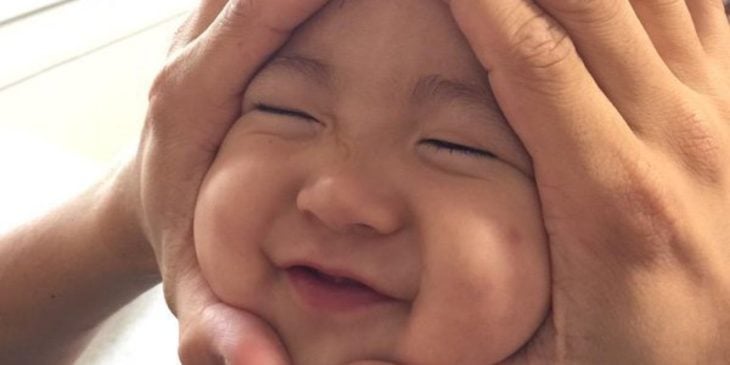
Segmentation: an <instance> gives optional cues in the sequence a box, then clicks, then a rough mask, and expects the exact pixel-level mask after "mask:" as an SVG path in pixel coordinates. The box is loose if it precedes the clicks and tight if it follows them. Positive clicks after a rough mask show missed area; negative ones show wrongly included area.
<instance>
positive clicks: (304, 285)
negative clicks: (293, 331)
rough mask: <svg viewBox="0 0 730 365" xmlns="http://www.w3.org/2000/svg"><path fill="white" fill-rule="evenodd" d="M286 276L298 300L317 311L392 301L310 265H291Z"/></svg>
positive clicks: (370, 289) (345, 308) (363, 306)
mask: <svg viewBox="0 0 730 365" xmlns="http://www.w3.org/2000/svg"><path fill="white" fill-rule="evenodd" d="M286 275H287V277H288V279H289V282H290V283H291V284H292V286H293V288H294V291H295V292H296V293H297V294H298V296H299V297H300V298H301V299H302V301H303V302H304V303H305V304H306V305H307V306H308V307H311V308H312V309H315V310H318V311H327V312H329V311H338V312H339V311H349V310H356V309H361V308H365V307H369V306H372V305H376V304H378V303H382V302H385V301H390V300H392V298H390V297H388V296H386V295H383V294H381V293H379V292H378V291H376V290H374V289H373V288H371V287H370V286H368V285H366V284H364V283H362V282H360V281H358V280H356V279H353V278H350V277H347V276H338V275H333V274H330V273H326V272H323V271H320V270H318V269H316V268H313V267H310V266H305V265H296V266H291V267H289V268H288V269H286Z"/></svg>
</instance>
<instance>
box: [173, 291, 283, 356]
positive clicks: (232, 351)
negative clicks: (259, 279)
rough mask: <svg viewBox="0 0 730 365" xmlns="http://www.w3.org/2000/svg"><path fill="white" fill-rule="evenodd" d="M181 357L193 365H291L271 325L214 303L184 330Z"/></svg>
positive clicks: (246, 313) (243, 312)
mask: <svg viewBox="0 0 730 365" xmlns="http://www.w3.org/2000/svg"><path fill="white" fill-rule="evenodd" d="M179 351H180V359H181V361H182V363H183V364H192V365H223V364H225V365H287V364H289V363H290V362H289V360H288V355H287V354H286V350H285V349H284V346H283V345H282V344H281V342H280V341H279V339H278V337H277V336H276V333H275V332H274V330H273V329H271V327H269V326H268V325H267V324H266V323H265V322H263V321H262V320H261V319H259V318H258V317H256V316H254V315H253V314H250V313H248V312H245V311H242V310H239V309H236V308H232V307H229V306H227V305H225V304H214V305H211V306H209V307H207V308H206V309H205V310H203V311H202V312H201V313H200V316H198V317H197V318H195V319H194V320H193V321H192V322H189V323H187V324H186V327H185V329H184V330H183V331H181V339H180V350H179Z"/></svg>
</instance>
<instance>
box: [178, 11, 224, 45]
mask: <svg viewBox="0 0 730 365" xmlns="http://www.w3.org/2000/svg"><path fill="white" fill-rule="evenodd" d="M226 2H227V1H226V0H201V1H200V3H199V4H198V7H197V8H196V9H195V10H194V11H192V12H191V13H190V15H189V16H188V18H187V19H186V20H185V22H184V23H183V24H182V25H181V26H180V28H178V30H177V32H175V36H174V37H173V41H172V46H171V47H170V53H174V52H176V51H178V50H179V49H181V48H182V47H185V46H187V45H188V44H189V43H190V42H192V41H193V40H195V38H198V37H199V36H200V35H201V34H202V33H203V32H204V31H205V30H206V29H208V27H209V26H210V24H211V23H212V22H213V20H214V19H215V18H216V17H217V16H218V14H220V12H221V10H222V9H223V7H224V6H225V5H226Z"/></svg>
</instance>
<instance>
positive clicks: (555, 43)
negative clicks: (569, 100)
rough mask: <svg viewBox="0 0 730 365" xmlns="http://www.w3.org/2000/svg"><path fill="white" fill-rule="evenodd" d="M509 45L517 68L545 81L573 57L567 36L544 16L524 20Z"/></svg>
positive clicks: (572, 48) (570, 43)
mask: <svg viewBox="0 0 730 365" xmlns="http://www.w3.org/2000/svg"><path fill="white" fill-rule="evenodd" d="M511 44H512V45H513V46H512V49H511V51H512V53H513V54H514V56H515V58H516V59H517V60H519V62H521V63H522V65H520V66H522V67H523V68H526V69H528V70H530V72H531V73H536V74H537V75H538V76H543V77H545V78H548V75H553V74H554V72H553V69H555V68H558V67H562V66H563V65H564V64H565V63H566V62H568V61H569V60H570V59H571V58H572V57H574V56H575V54H576V53H575V47H574V46H573V43H572V42H571V40H570V38H569V37H568V35H567V33H566V32H565V31H564V30H563V29H562V27H560V25H558V24H557V22H555V21H554V20H552V19H551V18H549V17H547V16H536V17H533V18H531V19H529V20H527V21H525V22H524V23H523V24H522V25H521V26H520V27H519V28H517V31H516V32H515V34H514V41H513V42H512V43H511Z"/></svg>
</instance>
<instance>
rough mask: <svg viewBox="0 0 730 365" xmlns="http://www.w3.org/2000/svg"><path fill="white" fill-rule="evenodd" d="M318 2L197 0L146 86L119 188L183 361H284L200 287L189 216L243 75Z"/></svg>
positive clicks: (256, 325)
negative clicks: (128, 201) (127, 181)
mask: <svg viewBox="0 0 730 365" xmlns="http://www.w3.org/2000/svg"><path fill="white" fill-rule="evenodd" d="M325 2H326V0H306V1H304V0H276V1H274V0H237V1H236V0H234V1H228V2H226V1H224V0H202V1H201V4H200V7H199V8H198V9H197V10H196V11H195V12H194V13H193V15H192V16H191V17H190V18H189V19H188V21H187V22H186V24H185V25H184V26H183V27H182V28H181V29H180V31H179V32H178V34H177V37H176V41H175V42H174V46H173V50H172V53H171V58H170V60H169V62H168V64H167V65H166V66H165V68H164V69H163V71H162V72H161V73H160V74H159V76H158V77H157V79H156V80H155V83H154V85H153V87H152V90H151V93H150V108H149V112H148V115H147V120H146V124H145V127H144V130H143V136H142V141H141V144H140V147H139V151H138V154H137V156H138V157H137V160H136V161H135V163H134V164H133V165H132V167H131V168H130V170H129V172H128V173H129V174H131V176H132V179H131V180H133V181H135V183H134V186H132V187H131V188H130V189H129V190H130V191H133V192H134V191H138V192H139V204H138V205H139V206H140V207H141V211H140V212H139V217H140V219H141V221H142V225H143V227H144V229H145V232H146V236H147V238H148V240H149V241H150V242H152V246H153V249H154V252H155V255H156V257H157V261H158V264H159V267H160V271H161V274H162V277H163V282H164V289H165V296H166V299H167V301H168V304H169V306H170V308H171V309H172V310H173V312H174V313H175V314H176V315H177V317H178V319H179V321H180V340H181V348H180V355H181V358H182V361H183V362H184V363H193V364H210V363H218V362H222V361H223V358H225V359H226V360H227V361H228V362H227V363H232V364H235V363H241V364H243V363H245V364H280V363H284V362H286V353H285V351H284V350H283V347H281V346H280V344H279V342H278V341H277V339H276V336H274V333H273V331H271V330H270V329H269V328H268V327H267V326H266V325H265V324H264V323H262V322H261V321H259V320H258V319H256V318H255V317H253V316H250V315H247V314H246V313H243V312H240V311H235V310H232V309H231V308H228V307H226V306H225V305H223V304H221V303H220V302H219V300H218V299H217V298H216V297H215V296H214V295H213V293H212V292H211V291H210V289H209V288H208V285H207V283H206V282H205V280H204V279H203V278H202V276H201V274H200V271H199V268H198V263H197V260H196V257H195V251H194V246H193V234H192V217H193V212H194V207H195V202H196V198H197V192H198V188H199V186H200V184H201V182H202V180H203V177H204V175H205V173H206V172H207V170H208V167H209V166H210V165H211V163H212V161H213V159H214V157H215V154H216V151H217V149H218V146H219V145H220V143H221V141H222V140H223V138H224V136H225V135H226V133H227V131H228V129H229V127H230V126H231V125H232V123H233V122H234V121H235V120H236V119H237V118H238V116H239V114H240V109H241V97H242V94H243V91H244V90H245V88H246V85H247V83H248V81H249V80H250V79H251V77H252V76H253V75H254V73H255V72H256V71H257V70H258V68H259V67H260V66H261V65H262V64H263V63H264V62H265V61H266V59H267V58H268V57H269V56H270V55H271V54H272V53H273V52H275V51H276V50H277V48H279V47H280V46H281V45H282V44H283V43H284V42H285V41H286V39H287V38H288V35H289V33H290V32H291V31H292V30H293V29H294V28H295V27H296V26H297V25H299V24H300V23H301V22H303V21H304V20H305V19H306V18H308V17H309V16H310V15H311V14H312V13H314V12H315V11H316V10H317V9H319V8H320V7H321V6H322V5H323V4H324V3H325ZM232 351H236V352H235V353H233V352H232Z"/></svg>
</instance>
